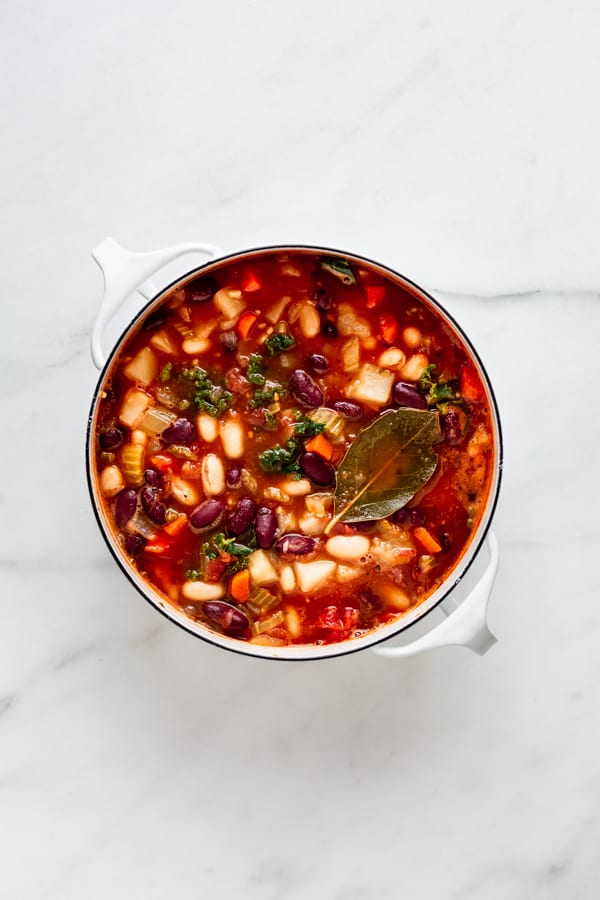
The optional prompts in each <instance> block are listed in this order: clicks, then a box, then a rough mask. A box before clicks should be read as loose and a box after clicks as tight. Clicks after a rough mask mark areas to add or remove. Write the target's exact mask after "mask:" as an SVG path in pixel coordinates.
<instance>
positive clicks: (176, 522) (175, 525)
mask: <svg viewBox="0 0 600 900" xmlns="http://www.w3.org/2000/svg"><path fill="white" fill-rule="evenodd" d="M186 525H187V516H178V517H177V518H176V519H173V521H172V522H169V524H168V525H165V527H164V528H163V531H164V532H166V534H169V535H170V536H171V537H177V536H178V535H179V534H181V532H182V531H183V530H184V528H185V526H186Z"/></svg>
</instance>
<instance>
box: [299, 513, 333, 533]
mask: <svg viewBox="0 0 600 900" xmlns="http://www.w3.org/2000/svg"><path fill="white" fill-rule="evenodd" d="M328 522H329V517H328V516H310V515H305V516H300V518H299V519H298V528H299V529H300V531H301V532H302V533H303V534H310V535H311V537H314V536H315V535H317V534H323V532H324V531H325V528H326V526H327V523H328Z"/></svg>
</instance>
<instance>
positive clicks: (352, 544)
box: [325, 534, 371, 560]
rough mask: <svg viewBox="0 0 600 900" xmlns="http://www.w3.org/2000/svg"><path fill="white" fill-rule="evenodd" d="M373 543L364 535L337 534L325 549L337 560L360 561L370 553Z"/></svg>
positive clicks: (331, 538) (330, 539)
mask: <svg viewBox="0 0 600 900" xmlns="http://www.w3.org/2000/svg"><path fill="white" fill-rule="evenodd" d="M370 546H371V541H370V540H369V538H368V537H366V536H365V535H364V534H336V535H335V536H334V537H330V538H329V540H328V541H327V543H326V544H325V549H326V550H327V552H328V553H329V554H330V556H335V558H336V559H354V560H356V559H360V558H361V556H366V555H367V553H368V552H369V547H370Z"/></svg>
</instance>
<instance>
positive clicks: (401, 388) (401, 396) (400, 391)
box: [393, 381, 427, 409]
mask: <svg viewBox="0 0 600 900" xmlns="http://www.w3.org/2000/svg"><path fill="white" fill-rule="evenodd" d="M393 398H394V403H395V404H396V406H408V407H409V409H427V401H426V400H425V397H424V396H423V394H422V393H421V391H420V390H419V389H418V388H416V387H415V386H414V385H413V384H406V383H405V382H404V381H397V382H396V384H395V385H394V392H393Z"/></svg>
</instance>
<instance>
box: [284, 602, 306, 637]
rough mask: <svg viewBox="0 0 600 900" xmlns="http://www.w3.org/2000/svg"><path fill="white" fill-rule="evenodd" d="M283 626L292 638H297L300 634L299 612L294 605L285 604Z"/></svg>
mask: <svg viewBox="0 0 600 900" xmlns="http://www.w3.org/2000/svg"><path fill="white" fill-rule="evenodd" d="M285 627H286V628H287V630H288V634H289V636H290V637H291V638H292V640H295V639H297V638H299V637H300V635H301V634H302V624H301V622H300V614H299V613H298V610H297V609H296V608H295V607H294V606H286V608H285Z"/></svg>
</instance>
